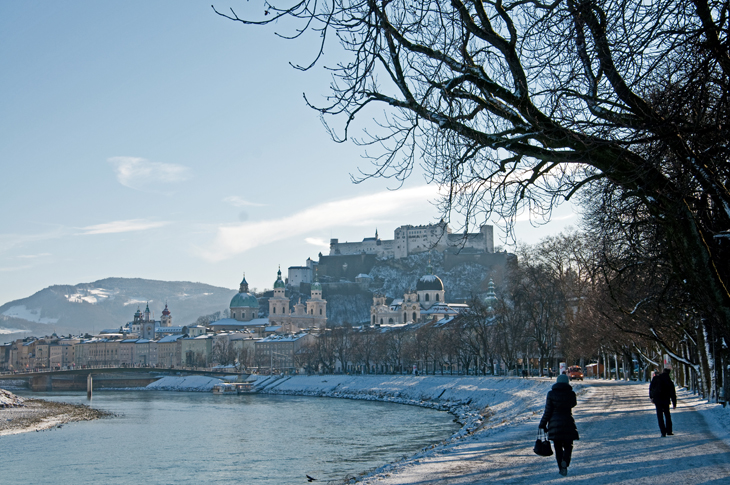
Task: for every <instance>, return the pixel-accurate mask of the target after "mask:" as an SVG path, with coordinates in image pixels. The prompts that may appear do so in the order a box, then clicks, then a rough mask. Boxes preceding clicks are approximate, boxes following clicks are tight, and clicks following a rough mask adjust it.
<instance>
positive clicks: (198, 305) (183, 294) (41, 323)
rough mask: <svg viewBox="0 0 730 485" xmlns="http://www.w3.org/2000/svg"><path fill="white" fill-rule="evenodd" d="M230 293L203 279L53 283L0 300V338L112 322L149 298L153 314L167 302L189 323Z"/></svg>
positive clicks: (179, 320) (220, 305)
mask: <svg viewBox="0 0 730 485" xmlns="http://www.w3.org/2000/svg"><path fill="white" fill-rule="evenodd" d="M235 294H236V290H231V289H228V288H220V287H217V286H211V285H207V284H204V283H192V282H189V281H157V280H145V279H141V278H106V279H103V280H99V281H94V282H92V283H80V284H78V285H54V286H49V287H48V288H45V289H43V290H41V291H39V292H37V293H35V294H34V295H32V296H29V297H27V298H22V299H20V300H15V301H11V302H8V303H6V304H4V305H2V306H0V339H1V340H3V341H7V340H11V339H13V338H19V337H18V335H20V336H28V335H44V334H50V333H52V332H54V331H55V332H56V333H58V334H66V333H79V332H94V331H96V332H98V331H100V330H102V329H105V328H117V327H119V326H121V325H123V324H125V323H126V322H128V321H130V320H132V318H133V316H134V312H135V311H136V310H137V307H141V309H142V310H144V308H145V305H147V304H148V303H149V307H150V310H151V311H152V313H153V314H154V316H155V318H156V319H159V316H160V314H161V313H162V310H163V309H164V308H165V303H167V304H168V307H169V309H170V312H171V313H172V323H173V325H188V324H192V323H195V321H196V320H197V318H198V317H199V316H201V315H206V314H210V313H215V312H216V311H222V310H224V309H226V308H228V304H229V303H230V301H231V298H233V295H235Z"/></svg>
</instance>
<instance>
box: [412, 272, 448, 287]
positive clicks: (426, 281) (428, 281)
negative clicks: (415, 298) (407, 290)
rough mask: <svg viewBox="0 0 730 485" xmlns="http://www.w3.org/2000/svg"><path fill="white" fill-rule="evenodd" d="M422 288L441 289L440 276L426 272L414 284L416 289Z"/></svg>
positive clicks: (442, 285)
mask: <svg viewBox="0 0 730 485" xmlns="http://www.w3.org/2000/svg"><path fill="white" fill-rule="evenodd" d="M424 290H436V291H443V290H444V284H443V282H442V281H441V278H439V277H438V276H436V275H433V274H427V275H424V276H421V279H420V280H418V283H417V284H416V291H424Z"/></svg>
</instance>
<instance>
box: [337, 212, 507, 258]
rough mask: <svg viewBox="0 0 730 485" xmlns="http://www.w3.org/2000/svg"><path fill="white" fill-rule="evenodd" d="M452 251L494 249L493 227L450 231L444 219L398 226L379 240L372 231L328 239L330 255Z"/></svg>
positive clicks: (392, 255)
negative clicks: (346, 238)
mask: <svg viewBox="0 0 730 485" xmlns="http://www.w3.org/2000/svg"><path fill="white" fill-rule="evenodd" d="M434 250H435V251H441V252H453V253H493V252H494V228H493V227H492V226H487V225H483V226H480V227H479V232H478V233H464V234H452V233H451V228H449V226H448V224H446V222H444V221H443V219H442V220H441V221H440V222H439V223H438V224H428V225H425V226H411V225H405V226H400V227H399V228H397V229H396V230H395V238H394V239H387V240H382V239H380V238H379V237H378V231H377V230H376V231H375V237H366V238H365V239H363V240H362V242H343V243H341V242H339V240H337V239H330V252H329V255H330V256H339V255H356V254H373V255H375V256H377V257H378V258H396V259H399V258H405V257H408V256H409V255H411V254H417V253H423V252H427V251H434Z"/></svg>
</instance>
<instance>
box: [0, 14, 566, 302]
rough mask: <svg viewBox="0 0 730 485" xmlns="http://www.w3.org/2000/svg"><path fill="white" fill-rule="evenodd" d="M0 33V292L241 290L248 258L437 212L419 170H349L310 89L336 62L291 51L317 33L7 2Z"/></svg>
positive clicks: (293, 256) (268, 279)
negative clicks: (131, 287) (144, 284)
mask: <svg viewBox="0 0 730 485" xmlns="http://www.w3.org/2000/svg"><path fill="white" fill-rule="evenodd" d="M229 6H230V7H234V8H236V9H240V12H241V13H245V12H246V9H252V8H259V6H256V5H251V3H249V2H239V1H230V2H225V3H221V4H216V7H218V8H219V9H227V8H228V7H229ZM0 39H2V42H0V62H2V65H3V66H5V69H4V71H5V72H4V75H3V76H2V77H0V88H1V89H2V92H3V93H6V95H5V96H4V97H3V101H2V113H3V115H2V116H0V129H1V130H2V132H3V137H2V140H0V160H2V167H3V173H4V177H3V179H2V182H0V184H1V185H0V187H1V188H2V194H3V195H2V196H1V197H2V206H3V211H2V213H3V216H2V219H1V220H2V225H3V227H2V229H0V276H1V277H0V303H5V302H8V301H12V300H15V299H19V298H24V297H27V296H30V295H31V294H33V293H35V292H37V291H40V290H41V289H43V288H45V287H48V286H51V285H56V284H78V283H85V282H92V281H95V280H98V279H103V278H107V277H140V278H147V279H159V280H167V281H200V282H205V283H209V284H213V285H217V286H222V287H228V288H234V287H235V286H236V285H237V283H238V281H239V280H240V275H241V273H242V272H244V271H245V272H246V275H247V279H248V280H249V282H250V283H251V286H252V287H257V288H259V289H263V288H266V287H270V286H271V285H272V284H273V281H274V279H275V272H276V269H277V267H278V266H279V265H281V267H282V268H286V267H288V266H293V265H301V264H303V263H304V261H305V260H306V258H308V257H311V258H313V259H316V258H317V255H318V253H319V252H322V253H323V254H327V252H328V246H329V239H330V238H338V239H339V240H340V241H348V240H349V241H359V240H362V238H364V237H369V236H371V235H372V233H374V231H375V229H377V230H378V231H379V232H380V234H381V235H386V234H387V235H388V237H390V235H391V234H392V232H393V230H394V229H395V228H396V227H398V226H401V225H404V224H428V223H431V222H435V221H437V220H438V219H439V218H440V217H441V215H440V214H439V212H438V210H437V209H436V208H435V207H434V205H433V202H435V201H436V198H437V194H438V192H437V191H438V189H437V187H435V186H433V185H427V184H426V183H425V179H424V177H423V175H422V174H420V173H415V174H414V175H413V176H412V177H411V178H409V179H408V180H407V181H406V183H405V184H404V185H403V187H402V188H398V187H399V184H398V183H397V182H396V181H392V180H382V179H381V180H368V181H365V182H363V183H361V184H353V183H352V182H351V179H350V176H351V174H357V173H358V171H359V170H361V169H362V170H367V169H368V162H367V160H365V159H363V158H362V157H363V155H364V153H365V152H364V149H363V148H362V147H358V146H356V145H355V144H353V143H351V142H348V143H343V144H337V143H334V142H333V141H332V140H331V139H330V137H329V135H328V134H327V132H326V130H325V129H324V128H323V127H322V126H321V124H320V122H319V118H318V113H317V112H316V111H314V110H312V109H310V108H308V107H307V106H306V104H305V102H304V100H303V99H302V94H303V93H306V94H307V96H308V99H322V97H323V96H324V95H325V94H326V87H327V84H328V82H329V74H328V73H327V72H326V70H324V69H321V68H320V69H315V70H313V71H310V72H300V71H297V70H295V69H293V68H292V67H290V66H289V64H288V62H292V63H300V64H302V63H307V62H308V61H309V60H311V56H312V55H313V51H312V49H311V47H312V43H311V42H306V41H305V42H297V43H292V42H287V41H285V40H282V39H280V38H277V37H276V36H275V35H274V33H273V32H272V31H271V30H269V29H251V28H243V27H242V26H240V25H238V24H236V23H234V22H230V21H228V20H226V19H223V18H221V17H219V16H218V15H216V14H215V13H214V12H213V11H212V9H211V8H210V6H209V5H203V4H200V5H198V4H178V3H176V2H159V3H155V4H153V5H150V4H147V3H145V2H127V3H125V4H123V5H121V4H119V5H107V4H97V3H95V2H87V1H74V2H70V3H67V4H63V5H59V4H55V3H45V2H36V3H27V2H23V3H19V4H14V3H4V4H2V5H0ZM324 61H325V63H324V65H327V64H328V63H330V64H331V63H332V62H333V61H332V59H331V58H328V57H327V56H326V55H325V58H324ZM357 135H359V133H357ZM396 188H398V190H392V189H396ZM523 219H527V217H523ZM555 219H556V220H555V222H554V223H551V224H550V225H548V226H547V227H544V228H541V229H535V228H532V227H531V225H530V223H529V221H526V220H525V221H524V222H520V223H518V226H517V231H516V235H517V238H518V240H522V241H525V242H528V243H534V242H537V240H539V239H540V237H542V236H544V235H547V234H552V233H556V232H558V231H560V230H561V229H563V228H564V227H565V226H566V225H568V224H573V225H574V224H576V223H577V218H576V217H575V215H574V214H573V210H572V208H571V207H570V206H569V205H566V206H564V207H562V208H561V209H559V210H558V212H556V218H555ZM458 222H459V221H458V220H457V221H455V223H454V224H452V227H453V228H454V229H455V230H459V229H460V228H459V224H458ZM493 223H494V222H493ZM500 236H501V234H500V233H499V232H498V231H496V230H495V244H496V245H498V246H501V245H502V242H501V241H500Z"/></svg>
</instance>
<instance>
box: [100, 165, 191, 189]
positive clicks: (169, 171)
mask: <svg viewBox="0 0 730 485" xmlns="http://www.w3.org/2000/svg"><path fill="white" fill-rule="evenodd" d="M107 161H108V162H109V163H110V164H111V165H112V167H113V168H114V174H115V175H116V177H117V180H118V181H119V183H120V184H122V185H124V186H125V187H129V188H130V189H134V190H140V191H145V190H147V189H149V188H150V187H155V186H159V185H160V184H173V183H177V182H183V181H185V180H188V179H189V178H190V177H191V170H190V168H189V167H185V166H183V165H177V164H174V163H160V162H150V161H149V160H146V159H144V158H137V157H112V158H109V159H108V160H107Z"/></svg>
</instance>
